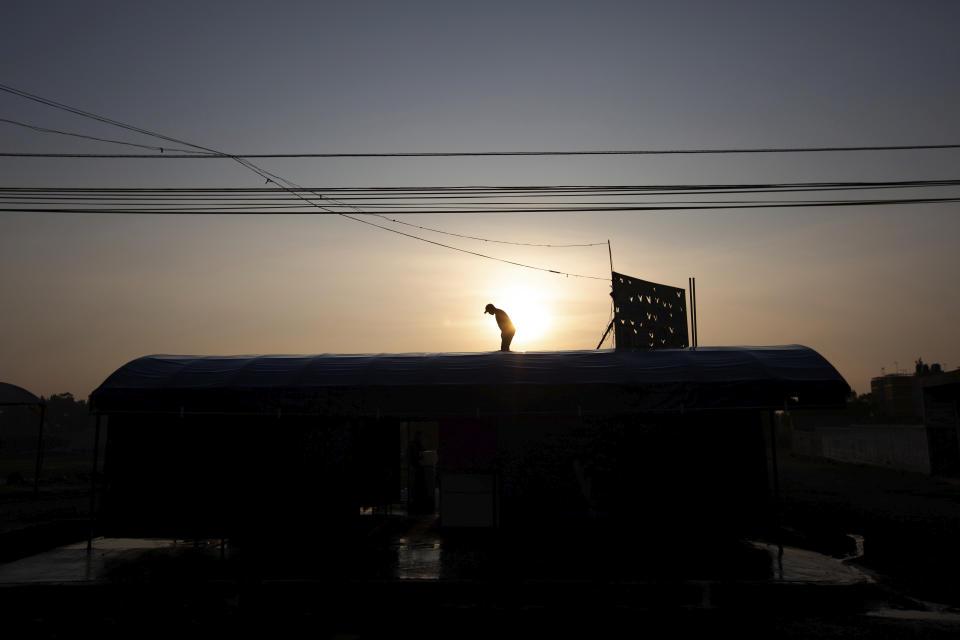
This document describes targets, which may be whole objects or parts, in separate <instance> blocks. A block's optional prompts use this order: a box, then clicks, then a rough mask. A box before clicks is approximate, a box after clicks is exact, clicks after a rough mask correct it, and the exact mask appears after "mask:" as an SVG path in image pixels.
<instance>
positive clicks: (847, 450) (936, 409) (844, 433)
mask: <svg viewBox="0 0 960 640" xmlns="http://www.w3.org/2000/svg"><path fill="white" fill-rule="evenodd" d="M958 389H960V369H958V370H955V371H951V372H948V373H944V372H943V370H942V367H941V366H940V365H939V364H937V363H934V364H931V365H927V364H925V363H924V362H923V361H922V360H917V362H916V371H915V373H914V374H913V375H907V374H902V373H895V374H887V375H883V376H878V377H876V378H873V379H872V380H871V381H870V391H871V393H870V412H871V415H863V414H862V412H861V413H857V412H856V411H854V410H853V408H852V406H851V407H848V409H847V411H845V412H796V413H795V414H794V415H791V416H789V417H785V422H787V424H788V425H789V429H788V431H789V435H788V439H785V441H789V442H791V443H792V449H793V451H795V452H797V453H800V454H803V455H810V456H816V457H822V458H828V459H831V460H838V461H842V462H854V463H859V464H870V465H876V466H882V467H890V468H892V469H901V470H904V471H915V472H918V473H924V474H929V475H950V476H960V422H958V409H957V404H958V400H957V398H958V394H960V392H958Z"/></svg>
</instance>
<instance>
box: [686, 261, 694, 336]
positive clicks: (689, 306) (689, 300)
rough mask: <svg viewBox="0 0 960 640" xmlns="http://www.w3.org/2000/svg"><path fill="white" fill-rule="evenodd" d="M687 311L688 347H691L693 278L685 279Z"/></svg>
mask: <svg viewBox="0 0 960 640" xmlns="http://www.w3.org/2000/svg"><path fill="white" fill-rule="evenodd" d="M687 311H688V312H690V346H691V347H692V346H693V278H687Z"/></svg>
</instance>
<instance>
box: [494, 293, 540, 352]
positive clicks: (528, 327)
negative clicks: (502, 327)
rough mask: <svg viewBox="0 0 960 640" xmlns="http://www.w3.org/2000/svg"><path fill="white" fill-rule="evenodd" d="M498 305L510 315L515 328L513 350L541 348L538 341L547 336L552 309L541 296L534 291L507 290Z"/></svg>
mask: <svg viewBox="0 0 960 640" xmlns="http://www.w3.org/2000/svg"><path fill="white" fill-rule="evenodd" d="M502 300H503V302H502V303H500V304H498V305H497V306H499V307H500V308H502V309H503V310H504V311H506V312H507V313H508V314H509V315H510V319H511V320H513V324H514V326H515V327H516V328H517V337H516V339H515V340H514V343H513V344H514V348H516V349H518V350H520V351H525V350H527V349H529V348H531V347H537V346H542V345H540V341H541V340H542V339H543V338H544V337H546V336H547V334H548V333H549V332H550V328H551V326H552V325H553V309H552V308H551V305H550V303H549V302H547V301H546V300H545V299H544V298H543V297H542V295H540V294H539V293H538V292H537V291H535V290H529V289H519V288H514V289H509V290H507V291H506V292H505V295H504V296H503V298H502Z"/></svg>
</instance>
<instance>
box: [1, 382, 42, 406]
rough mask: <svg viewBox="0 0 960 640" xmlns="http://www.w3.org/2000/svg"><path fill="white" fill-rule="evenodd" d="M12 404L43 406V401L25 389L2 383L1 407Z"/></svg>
mask: <svg viewBox="0 0 960 640" xmlns="http://www.w3.org/2000/svg"><path fill="white" fill-rule="evenodd" d="M12 404H43V400H41V399H40V398H38V397H37V396H35V395H33V394H32V393H30V392H29V391H27V390H26V389H24V388H23V387H18V386H17V385H15V384H10V383H7V382H0V406H2V405H12Z"/></svg>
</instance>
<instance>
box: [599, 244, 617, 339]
mask: <svg viewBox="0 0 960 640" xmlns="http://www.w3.org/2000/svg"><path fill="white" fill-rule="evenodd" d="M607 254H608V255H609V256H610V314H611V315H612V316H613V321H612V322H611V323H610V326H608V327H607V330H606V331H604V332H603V338H606V337H607V333H608V332H609V331H610V327H612V326H614V323H615V322H616V321H617V301H616V300H614V299H613V249H612V248H611V246H610V238H607ZM603 338H601V339H600V344H603ZM611 341H612V342H613V347H614V348H616V347H617V332H616V331H614V332H613V337H612V338H611ZM600 344H598V345H597V349H599V348H600Z"/></svg>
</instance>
